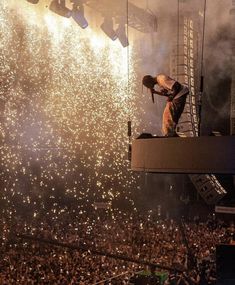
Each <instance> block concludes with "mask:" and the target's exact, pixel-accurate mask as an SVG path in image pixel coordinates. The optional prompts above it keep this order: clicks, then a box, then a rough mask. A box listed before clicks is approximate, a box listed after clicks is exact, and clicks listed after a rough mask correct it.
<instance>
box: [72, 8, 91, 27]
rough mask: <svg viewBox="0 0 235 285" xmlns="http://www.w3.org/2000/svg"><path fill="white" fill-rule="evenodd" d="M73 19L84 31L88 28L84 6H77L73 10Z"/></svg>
mask: <svg viewBox="0 0 235 285" xmlns="http://www.w3.org/2000/svg"><path fill="white" fill-rule="evenodd" d="M76 4H77V3H76ZM72 18H73V19H74V21H75V22H76V23H77V24H78V25H79V26H80V27H81V28H83V29H85V28H86V27H87V26H88V22H87V20H86V18H85V17H84V6H83V5H75V3H74V6H73V10H72Z"/></svg>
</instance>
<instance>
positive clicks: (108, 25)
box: [100, 17, 118, 41]
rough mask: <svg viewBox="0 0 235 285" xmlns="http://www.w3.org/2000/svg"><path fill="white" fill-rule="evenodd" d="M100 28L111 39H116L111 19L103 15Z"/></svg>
mask: <svg viewBox="0 0 235 285" xmlns="http://www.w3.org/2000/svg"><path fill="white" fill-rule="evenodd" d="M100 28H101V30H102V31H103V32H104V33H105V34H106V35H107V36H108V37H109V38H110V39H111V40H113V41H115V40H116V39H117V37H118V36H117V34H116V32H115V31H114V29H113V19H112V18H110V17H105V18H104V22H103V24H102V25H101V26H100Z"/></svg>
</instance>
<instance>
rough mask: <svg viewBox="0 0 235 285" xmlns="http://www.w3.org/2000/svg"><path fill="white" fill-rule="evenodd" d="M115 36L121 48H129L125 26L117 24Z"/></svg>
mask: <svg viewBox="0 0 235 285" xmlns="http://www.w3.org/2000/svg"><path fill="white" fill-rule="evenodd" d="M116 35H117V37H118V39H119V41H120V43H121V44H122V46H123V47H127V46H129V41H128V37H127V34H126V26H125V24H122V23H121V24H119V26H118V28H117V30H116Z"/></svg>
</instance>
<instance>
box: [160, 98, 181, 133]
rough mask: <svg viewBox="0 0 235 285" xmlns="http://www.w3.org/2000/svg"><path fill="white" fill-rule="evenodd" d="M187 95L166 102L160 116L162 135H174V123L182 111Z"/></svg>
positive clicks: (175, 123) (176, 122)
mask: <svg viewBox="0 0 235 285" xmlns="http://www.w3.org/2000/svg"><path fill="white" fill-rule="evenodd" d="M186 98H187V95H183V96H181V97H179V98H177V99H173V100H172V101H170V102H167V104H166V107H165V109H164V112H163V118H162V133H163V135H164V136H176V125H177V124H178V121H179V118H180V116H181V114H182V113H183V111H184V106H185V102H186Z"/></svg>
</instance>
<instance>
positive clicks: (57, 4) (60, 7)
mask: <svg viewBox="0 0 235 285" xmlns="http://www.w3.org/2000/svg"><path fill="white" fill-rule="evenodd" d="M49 9H50V10H51V11H52V12H54V13H56V14H58V15H60V16H62V17H66V18H69V17H71V14H72V11H71V10H69V9H68V8H67V7H66V6H65V0H52V2H51V4H50V6H49Z"/></svg>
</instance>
